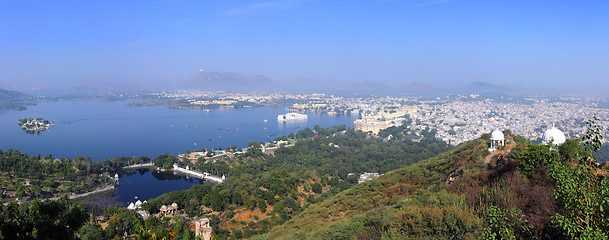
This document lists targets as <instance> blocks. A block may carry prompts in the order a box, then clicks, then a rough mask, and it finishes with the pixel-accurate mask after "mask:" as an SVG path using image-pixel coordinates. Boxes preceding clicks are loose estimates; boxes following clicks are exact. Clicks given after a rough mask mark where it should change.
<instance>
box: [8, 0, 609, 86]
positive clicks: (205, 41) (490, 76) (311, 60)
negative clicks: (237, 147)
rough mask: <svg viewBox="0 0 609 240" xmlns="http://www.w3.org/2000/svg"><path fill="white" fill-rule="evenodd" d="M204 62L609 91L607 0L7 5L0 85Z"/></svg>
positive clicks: (287, 73) (357, 76) (288, 72)
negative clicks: (591, 87) (579, 86)
mask: <svg viewBox="0 0 609 240" xmlns="http://www.w3.org/2000/svg"><path fill="white" fill-rule="evenodd" d="M199 69H206V70H211V71H218V72H239V73H245V74H264V75H266V76H268V77H269V78H271V79H272V80H274V81H282V80H285V79H291V78H308V79H317V80H322V81H335V82H358V81H374V82H379V83H384V84H395V85H399V86H406V85H408V84H410V83H412V82H414V81H420V82H424V83H428V84H430V85H433V86H443V85H449V86H450V85H463V84H468V83H471V82H473V81H487V82H490V83H497V84H505V85H535V86H557V87H573V86H577V85H602V86H603V87H607V86H609V1H605V0H602V1H571V0H568V1H562V0H547V1H537V0H528V1H513V0H510V1H488V0H479V1H466V0H404V1H400V0H385V1H372V0H371V1H365V0H356V1H354V0H350V1H332V0H325V1H297V0H278V1H217V0H216V1H214V0H209V1H203V0H201V1H179V0H176V1H27V0H23V1H1V2H0V86H2V85H5V86H26V85H35V84H42V83H46V84H53V85H58V86H63V85H69V84H72V83H75V82H78V81H82V80H86V79H103V80H107V81H137V82H140V83H148V82H150V83H155V84H156V83H160V82H172V81H176V80H179V79H188V78H189V77H191V76H192V75H193V74H195V73H196V72H197V71H198V70H199ZM506 82H507V84H506Z"/></svg>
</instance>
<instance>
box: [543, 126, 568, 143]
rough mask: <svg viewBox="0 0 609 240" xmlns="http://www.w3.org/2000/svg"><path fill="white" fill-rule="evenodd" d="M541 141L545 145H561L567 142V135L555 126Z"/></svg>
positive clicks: (547, 131) (546, 132)
mask: <svg viewBox="0 0 609 240" xmlns="http://www.w3.org/2000/svg"><path fill="white" fill-rule="evenodd" d="M541 139H542V143H543V144H549V143H552V144H554V145H561V144H563V143H565V141H566V140H567V138H566V137H565V134H564V133H563V132H562V131H560V130H559V129H558V128H555V127H554V126H552V127H551V128H548V130H546V131H545V132H544V133H543V136H542V138H541Z"/></svg>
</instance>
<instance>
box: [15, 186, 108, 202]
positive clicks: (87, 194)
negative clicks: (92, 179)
mask: <svg viewBox="0 0 609 240" xmlns="http://www.w3.org/2000/svg"><path fill="white" fill-rule="evenodd" d="M110 190H114V185H109V186H106V187H104V188H100V189H97V190H93V191H90V192H85V193H80V194H70V195H68V198H69V199H76V198H81V197H86V196H89V195H93V194H97V193H102V192H105V191H110ZM60 198H61V197H52V198H43V199H40V201H42V202H46V201H57V200H59V199H60ZM31 201H32V200H28V201H17V204H19V205H21V204H23V203H26V202H31ZM8 204H9V202H5V203H4V204H3V205H4V206H7V205H8Z"/></svg>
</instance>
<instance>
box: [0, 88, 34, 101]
mask: <svg viewBox="0 0 609 240" xmlns="http://www.w3.org/2000/svg"><path fill="white" fill-rule="evenodd" d="M29 97H30V95H27V94H25V93H21V92H17V91H9V90H6V89H3V88H0V101H14V100H22V99H26V98H29Z"/></svg>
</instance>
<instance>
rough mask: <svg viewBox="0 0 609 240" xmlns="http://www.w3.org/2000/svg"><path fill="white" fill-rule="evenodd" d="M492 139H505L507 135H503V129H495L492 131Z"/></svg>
mask: <svg viewBox="0 0 609 240" xmlns="http://www.w3.org/2000/svg"><path fill="white" fill-rule="evenodd" d="M491 140H493V141H495V140H505V136H503V133H502V132H501V131H499V130H495V131H493V132H492V133H491Z"/></svg>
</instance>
